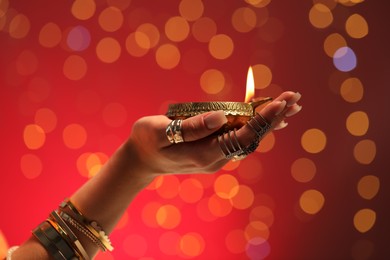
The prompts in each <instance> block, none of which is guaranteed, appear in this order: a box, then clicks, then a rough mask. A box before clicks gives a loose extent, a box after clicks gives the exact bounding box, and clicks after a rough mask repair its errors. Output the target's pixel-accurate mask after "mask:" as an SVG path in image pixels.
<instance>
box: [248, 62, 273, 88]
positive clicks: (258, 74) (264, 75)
mask: <svg viewBox="0 0 390 260" xmlns="http://www.w3.org/2000/svg"><path fill="white" fill-rule="evenodd" d="M252 69H253V76H254V79H255V87H256V89H264V88H266V87H268V86H269V85H270V84H271V82H272V71H271V69H270V68H269V67H268V66H267V65H264V64H256V65H253V66H252Z"/></svg>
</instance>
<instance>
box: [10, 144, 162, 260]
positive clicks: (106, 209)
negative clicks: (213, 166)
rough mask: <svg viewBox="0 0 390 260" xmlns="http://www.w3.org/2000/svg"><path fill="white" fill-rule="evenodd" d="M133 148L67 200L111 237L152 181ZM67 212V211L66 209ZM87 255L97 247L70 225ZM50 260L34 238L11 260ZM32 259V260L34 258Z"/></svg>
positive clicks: (114, 158)
mask: <svg viewBox="0 0 390 260" xmlns="http://www.w3.org/2000/svg"><path fill="white" fill-rule="evenodd" d="M137 158H138V156H137V154H136V150H135V148H134V147H133V146H132V145H130V144H129V143H125V145H122V146H121V147H120V148H119V149H118V150H117V151H116V152H115V154H114V155H113V156H112V157H111V158H110V160H109V161H108V162H107V163H106V164H105V165H104V166H103V168H102V169H101V171H100V172H99V173H98V174H97V175H96V176H94V177H93V178H92V179H90V180H89V181H88V182H86V183H85V184H84V185H83V186H82V187H81V188H80V189H79V190H77V191H76V192H75V193H74V194H73V195H72V196H71V197H70V200H71V202H72V203H73V204H74V206H76V208H77V209H78V210H79V211H80V212H82V213H83V215H84V216H85V217H86V218H87V219H89V220H95V221H96V222H97V223H99V225H100V226H101V227H102V228H103V230H104V231H105V232H106V234H110V233H111V232H112V231H113V229H114V227H115V226H116V224H117V223H118V221H119V220H120V218H121V216H122V215H123V213H124V212H125V211H126V209H127V208H128V206H129V204H130V203H131V201H132V200H133V199H134V198H135V197H136V195H137V194H138V193H139V192H140V191H141V190H142V189H144V188H145V187H146V186H147V185H148V184H149V183H150V182H151V181H152V180H153V178H154V177H153V175H150V174H148V173H147V172H146V171H145V170H144V168H143V167H141V166H140V163H139V160H138V159H137ZM65 211H66V209H65ZM69 227H70V228H71V229H72V230H73V232H74V233H75V235H76V236H77V238H78V239H79V241H80V242H81V244H82V245H83V247H84V249H85V250H86V252H87V253H88V255H89V256H90V257H91V258H92V257H93V256H94V255H95V254H96V253H97V251H98V250H99V247H98V246H97V245H95V244H94V243H93V242H92V241H91V240H90V239H89V238H88V237H86V236H85V235H84V234H82V233H81V232H80V231H79V230H77V229H76V228H74V227H73V226H71V225H69ZM26 256H28V257H29V259H50V257H49V254H48V253H47V252H46V250H45V249H44V247H43V246H42V245H41V244H40V243H39V241H38V240H37V239H36V238H35V237H33V236H32V237H31V238H30V239H29V240H28V241H26V242H25V243H24V244H23V245H21V246H20V248H19V249H18V250H17V251H15V252H14V254H13V255H12V259H13V260H15V259H26ZM34 257H35V258H34Z"/></svg>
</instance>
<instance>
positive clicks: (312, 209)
mask: <svg viewBox="0 0 390 260" xmlns="http://www.w3.org/2000/svg"><path fill="white" fill-rule="evenodd" d="M324 203H325V197H324V195H322V193H321V192H320V191H318V190H314V189H311V190H307V191H305V192H303V193H302V195H301V197H300V199H299V205H300V207H301V209H302V210H303V211H304V212H306V213H307V214H311V215H314V214H317V213H318V212H319V211H320V210H321V209H322V207H323V206H324Z"/></svg>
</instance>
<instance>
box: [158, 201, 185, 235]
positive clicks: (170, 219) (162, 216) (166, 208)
mask: <svg viewBox="0 0 390 260" xmlns="http://www.w3.org/2000/svg"><path fill="white" fill-rule="evenodd" d="M156 220H157V223H158V225H159V226H160V227H162V228H164V229H174V228H176V227H177V226H178V225H179V224H180V222H181V213H180V211H179V209H178V208H177V207H176V206H174V205H172V204H166V205H163V206H161V207H160V208H159V209H158V210H157V213H156Z"/></svg>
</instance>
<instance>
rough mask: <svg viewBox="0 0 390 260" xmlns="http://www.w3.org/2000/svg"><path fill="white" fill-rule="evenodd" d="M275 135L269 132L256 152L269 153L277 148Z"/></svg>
mask: <svg viewBox="0 0 390 260" xmlns="http://www.w3.org/2000/svg"><path fill="white" fill-rule="evenodd" d="M275 141H276V139H275V134H274V133H273V132H269V133H268V134H267V135H266V136H265V137H263V139H261V144H260V145H259V146H258V147H257V149H256V152H260V153H267V152H269V151H271V150H272V148H274V146H275Z"/></svg>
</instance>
